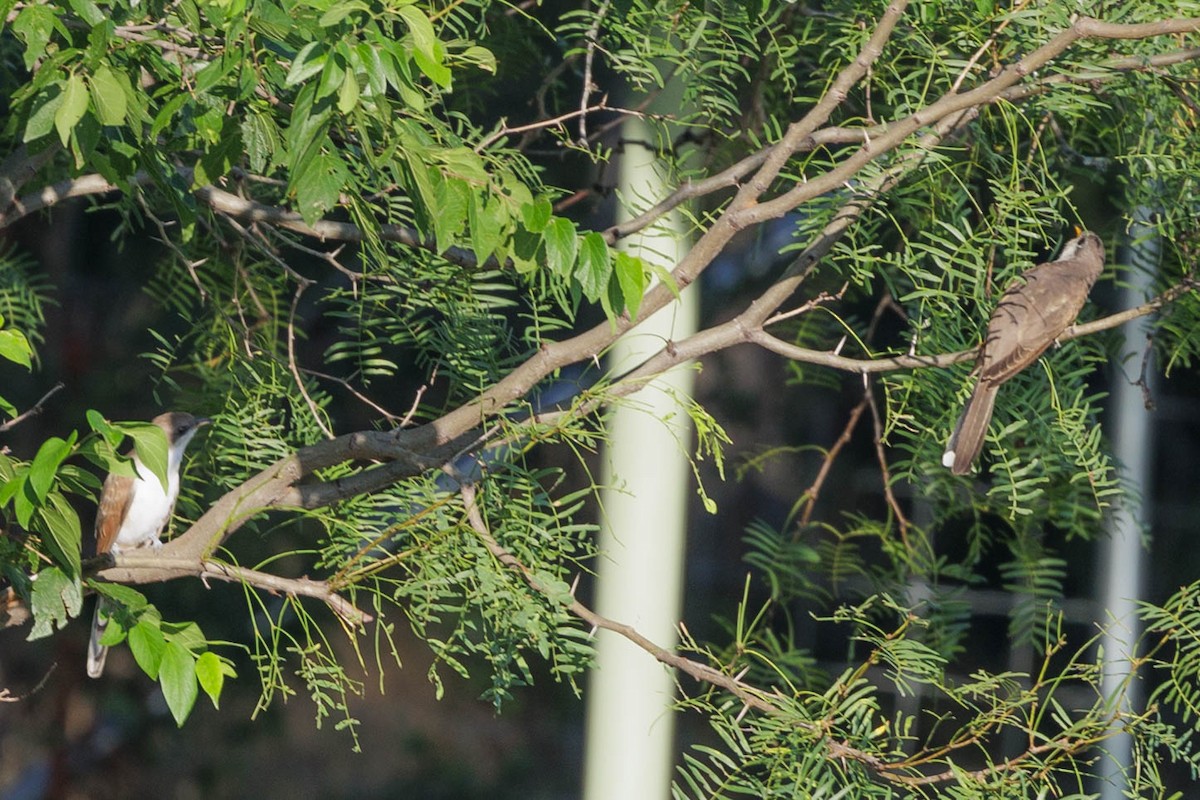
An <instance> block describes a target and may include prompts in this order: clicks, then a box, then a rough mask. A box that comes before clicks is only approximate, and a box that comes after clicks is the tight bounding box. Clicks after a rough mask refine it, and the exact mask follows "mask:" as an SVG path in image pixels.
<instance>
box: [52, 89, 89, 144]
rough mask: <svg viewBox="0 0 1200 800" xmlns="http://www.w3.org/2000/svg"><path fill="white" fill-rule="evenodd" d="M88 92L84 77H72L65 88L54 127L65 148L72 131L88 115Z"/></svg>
mask: <svg viewBox="0 0 1200 800" xmlns="http://www.w3.org/2000/svg"><path fill="white" fill-rule="evenodd" d="M87 107H88V91H87V86H85V85H84V82H83V77H82V76H80V75H72V76H71V77H70V78H68V79H67V83H66V86H65V87H64V88H63V94H62V104H61V105H60V106H59V107H58V110H57V111H55V112H54V127H55V129H56V130H57V131H58V138H59V139H60V140H61V141H62V143H63V146H64V147H65V146H66V145H67V144H68V143H69V142H70V141H71V131H73V130H74V129H75V126H76V125H78V124H79V120H81V119H83V115H84V114H85V113H87Z"/></svg>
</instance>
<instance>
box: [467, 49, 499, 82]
mask: <svg viewBox="0 0 1200 800" xmlns="http://www.w3.org/2000/svg"><path fill="white" fill-rule="evenodd" d="M458 58H459V60H461V61H463V62H465V63H467V64H474V65H475V66H477V67H479V68H480V69H481V70H483V71H484V72H490V73H492V74H493V75H495V74H496V56H495V54H493V53H492V51H491V50H488V49H487V48H486V47H480V46H479V45H472V46H470V47H468V48H467V49H466V50H463V51H462V52H461V53H459V54H458Z"/></svg>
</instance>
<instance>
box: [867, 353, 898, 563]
mask: <svg viewBox="0 0 1200 800" xmlns="http://www.w3.org/2000/svg"><path fill="white" fill-rule="evenodd" d="M862 379H863V396H864V397H865V398H866V400H867V403H868V404H869V405H870V406H871V422H872V423H873V425H874V428H875V435H874V436H873V437H871V438H872V440H873V441H874V443H875V458H876V460H878V461H879V477H880V479H881V480H882V481H883V496H884V498H886V499H887V504H888V508H890V509H892V513H893V514H895V515H896V525H897V526H898V527H899V528H900V541H901V542H902V543H903V544H904V549H905V550H908V549H909V546H908V527H909V524H910V523H909V521H908V517H907V516H905V515H904V510H903V509H902V508H900V501H898V500H897V499H896V493H895V492H893V491H892V472H891V470H890V469H888V463H887V453H885V452H884V449H883V433H884V431H883V418H882V416H881V415H880V413H879V407H878V405H876V403H875V393H874V392H872V391H871V379H870V378H869V377H868V376H866V375H863V376H862Z"/></svg>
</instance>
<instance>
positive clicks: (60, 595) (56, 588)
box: [26, 567, 83, 642]
mask: <svg viewBox="0 0 1200 800" xmlns="http://www.w3.org/2000/svg"><path fill="white" fill-rule="evenodd" d="M82 608H83V584H81V583H80V581H79V578H78V577H71V576H70V575H68V574H67V573H65V572H63V571H62V570H61V569H59V568H58V567H48V568H46V569H44V570H42V571H41V572H39V573H38V574H37V580H35V581H33V592H32V593H31V596H30V602H29V610H30V612H31V613H32V614H33V627H32V629H31V630H30V631H29V636H28V637H27V639H26V641H30V642H32V641H34V640H35V639H42V638H44V637H46V636H49V635H50V634H52V633H54V631H55V629H56V628H62V627H64V626H65V625H66V624H67V622H68V621H70V619H71V618H72V617H77V616H79V612H80V610H82Z"/></svg>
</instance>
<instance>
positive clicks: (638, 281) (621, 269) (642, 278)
mask: <svg viewBox="0 0 1200 800" xmlns="http://www.w3.org/2000/svg"><path fill="white" fill-rule="evenodd" d="M613 270H614V271H615V272H616V274H617V285H618V286H619V287H620V289H621V300H622V303H623V305H624V307H625V308H626V309H628V310H629V317H630V319H637V312H638V309H639V308H641V305H642V295H644V294H645V293H646V266H645V264H643V263H642V260H641V259H640V258H638V257H637V256H631V255H629V254H628V253H626V252H624V251H617V255H616V257H615V258H614V259H613Z"/></svg>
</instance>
